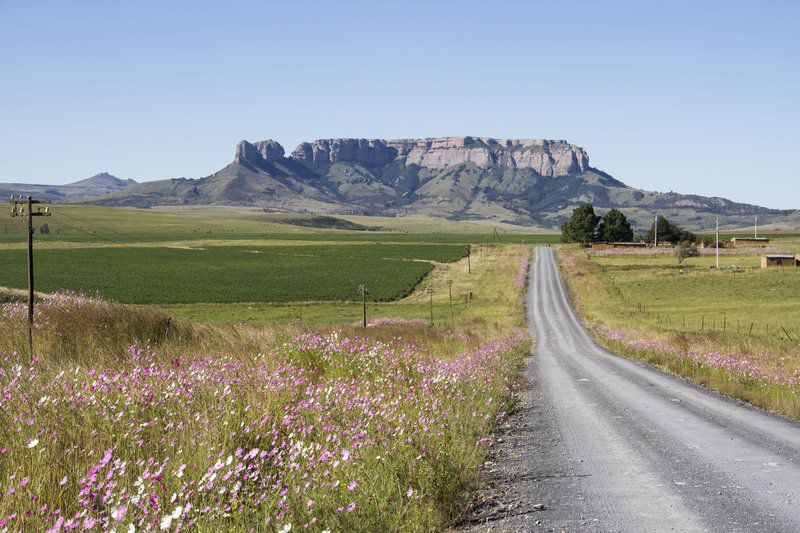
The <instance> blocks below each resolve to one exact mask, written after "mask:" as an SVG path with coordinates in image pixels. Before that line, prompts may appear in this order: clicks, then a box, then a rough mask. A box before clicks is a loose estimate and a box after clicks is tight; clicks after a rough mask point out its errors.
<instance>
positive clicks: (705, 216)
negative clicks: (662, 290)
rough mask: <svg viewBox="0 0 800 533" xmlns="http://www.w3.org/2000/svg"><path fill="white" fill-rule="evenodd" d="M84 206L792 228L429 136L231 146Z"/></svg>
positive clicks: (574, 156)
mask: <svg viewBox="0 0 800 533" xmlns="http://www.w3.org/2000/svg"><path fill="white" fill-rule="evenodd" d="M91 202H92V203H97V204H103V205H116V206H139V207H146V206H153V205H207V204H212V205H246V206H260V207H263V208H265V209H267V210H269V211H274V212H299V213H316V214H365V215H411V214H422V215H430V216H436V217H442V218H447V219H474V220H479V219H484V220H496V221H503V222H508V223H513V224H522V225H536V226H540V227H554V228H555V227H558V226H560V224H562V223H563V222H564V221H565V220H566V219H567V218H568V217H569V215H570V213H571V210H572V209H573V208H574V207H575V206H576V205H578V204H579V203H581V202H592V203H594V205H595V206H596V207H598V208H599V209H600V210H601V211H602V210H605V209H609V208H611V207H619V208H623V209H624V210H625V212H626V213H627V214H628V215H629V217H631V218H632V220H633V221H634V223H635V225H636V226H637V227H638V228H639V229H643V228H645V227H647V226H648V225H649V223H650V220H651V219H652V216H653V211H654V210H658V211H659V213H660V214H663V215H664V216H666V217H668V218H670V219H671V220H674V221H676V222H677V223H679V224H683V225H684V226H686V227H688V228H691V229H708V228H710V227H712V226H713V220H714V218H715V217H717V216H719V217H720V220H721V223H722V224H723V226H728V227H732V226H737V227H740V226H746V225H749V224H752V217H753V216H754V215H758V216H759V217H760V218H759V222H760V223H762V224H765V225H766V224H791V223H796V221H797V220H798V218H797V213H796V212H794V211H790V210H777V209H768V208H764V207H759V206H755V205H749V204H742V203H736V202H732V201H730V200H726V199H724V198H706V197H703V196H696V195H683V194H678V193H673V192H669V193H658V192H651V191H645V190H640V189H636V188H634V187H630V186H627V185H625V184H624V183H622V182H620V181H618V180H616V179H614V178H613V177H612V176H610V175H608V174H606V173H605V172H603V171H601V170H598V169H596V168H593V167H591V166H590V164H589V157H588V155H587V153H586V152H585V151H584V150H583V148H580V147H578V146H575V145H572V144H569V143H568V142H566V141H550V140H530V139H517V140H512V139H491V138H484V137H440V138H431V139H400V140H389V141H387V140H382V139H320V140H317V141H314V142H311V143H302V144H300V145H299V146H298V147H297V148H296V149H295V150H294V151H293V152H292V153H291V154H290V155H288V156H287V155H286V153H285V151H284V149H283V147H282V146H281V145H280V144H279V143H277V142H276V141H272V140H267V141H260V142H255V143H251V142H247V141H242V142H240V143H239V144H238V145H237V147H236V151H235V155H234V159H233V161H232V162H231V163H230V164H229V165H228V166H226V167H225V168H223V169H221V170H219V171H218V172H216V173H214V174H211V175H210V176H207V177H205V178H200V179H186V178H180V179H170V180H161V181H152V182H147V183H140V184H136V185H131V186H129V187H126V188H125V189H124V190H122V191H118V192H115V193H112V194H109V195H106V196H104V197H102V198H96V199H93V200H91Z"/></svg>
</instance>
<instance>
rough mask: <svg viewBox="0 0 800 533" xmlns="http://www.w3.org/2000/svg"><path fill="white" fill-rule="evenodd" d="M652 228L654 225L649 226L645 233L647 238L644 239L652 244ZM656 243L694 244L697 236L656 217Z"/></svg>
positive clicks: (653, 234) (653, 231)
mask: <svg viewBox="0 0 800 533" xmlns="http://www.w3.org/2000/svg"><path fill="white" fill-rule="evenodd" d="M654 228H655V224H651V225H650V229H649V230H648V231H647V237H646V238H645V240H646V241H647V242H653V239H654V238H655V230H654ZM658 242H668V243H670V244H677V243H679V242H691V243H696V242H697V235H695V234H694V233H692V232H691V231H688V230H685V229H683V228H682V227H680V226H677V225H675V224H672V223H671V222H670V221H669V220H667V219H666V218H664V217H662V216H660V217H658Z"/></svg>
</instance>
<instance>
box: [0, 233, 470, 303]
mask: <svg viewBox="0 0 800 533" xmlns="http://www.w3.org/2000/svg"><path fill="white" fill-rule="evenodd" d="M466 253H467V247H466V246H463V245H441V244H346V243H342V244H332V245H309V246H291V247H287V246H252V247H242V246H224V247H208V248H190V247H184V248H175V247H172V248H167V247H147V248H144V247H104V248H70V249H47V248H44V249H40V250H37V252H36V269H37V275H36V279H37V289H38V290H41V291H44V292H52V291H54V290H60V289H71V290H78V291H83V292H88V293H94V292H95V291H99V292H100V294H102V295H103V296H105V297H107V298H110V299H113V300H116V301H119V302H126V303H153V304H168V303H172V304H175V303H195V302H208V303H225V302H227V303H232V302H293V301H317V300H326V301H335V300H351V299H353V298H354V297H355V291H356V289H357V288H358V286H359V284H361V283H364V284H366V285H367V286H368V287H370V295H369V299H370V300H375V301H386V300H394V299H397V298H401V297H403V296H405V295H407V294H409V293H410V292H411V291H412V290H413V289H414V287H415V286H416V285H417V284H418V283H419V281H420V280H421V279H422V278H423V277H424V276H425V274H427V273H428V272H429V271H430V270H431V268H433V263H432V261H436V262H445V263H446V262H452V261H456V260H458V259H460V258H461V257H463V256H464V255H465V254H466ZM0 261H2V263H3V265H4V268H3V269H2V271H0V285H2V286H6V287H13V288H22V287H25V286H26V282H27V281H26V270H25V268H26V262H25V251H24V250H22V249H6V250H0Z"/></svg>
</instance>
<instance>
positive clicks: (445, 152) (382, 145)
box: [235, 137, 589, 177]
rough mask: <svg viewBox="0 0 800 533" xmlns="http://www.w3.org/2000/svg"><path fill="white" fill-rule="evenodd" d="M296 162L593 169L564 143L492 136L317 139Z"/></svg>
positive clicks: (563, 171)
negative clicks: (470, 164) (493, 137)
mask: <svg viewBox="0 0 800 533" xmlns="http://www.w3.org/2000/svg"><path fill="white" fill-rule="evenodd" d="M283 157H284V150H283V147H282V146H281V145H280V144H278V143H277V142H275V141H271V140H270V141H261V142H257V143H249V142H247V141H242V142H240V143H239V144H238V146H237V147H236V157H235V160H237V161H249V162H256V161H258V160H265V161H277V160H280V159H281V158H283ZM290 157H291V158H292V159H295V160H298V161H303V162H305V163H309V164H313V165H329V164H332V163H337V162H347V163H355V164H358V165H363V166H366V167H378V166H381V165H386V164H388V163H390V162H392V161H394V160H399V161H401V162H402V163H403V164H404V165H405V166H411V165H416V166H418V167H423V168H428V169H431V170H443V169H446V168H448V167H452V166H456V165H460V164H462V163H473V164H474V165H475V166H477V167H478V168H481V169H487V168H489V167H492V166H495V165H501V166H508V167H511V168H512V169H531V170H533V171H534V172H536V173H537V174H539V175H541V176H545V177H558V176H568V175H570V174H575V173H578V172H583V171H585V170H587V169H588V168H589V156H588V155H587V154H586V152H585V151H584V150H583V148H580V147H578V146H575V145H573V144H570V143H568V142H566V141H550V140H534V139H492V138H489V137H435V138H428V139H395V140H389V141H385V140H383V139H318V140H316V141H313V142H310V143H307V142H306V143H301V144H300V145H299V146H298V147H297V148H295V150H294V151H293V152H292V154H291V156H290Z"/></svg>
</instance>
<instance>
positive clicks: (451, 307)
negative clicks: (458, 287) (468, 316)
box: [447, 279, 453, 318]
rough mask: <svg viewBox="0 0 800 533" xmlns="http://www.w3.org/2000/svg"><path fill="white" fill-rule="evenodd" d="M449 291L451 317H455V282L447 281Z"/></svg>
mask: <svg viewBox="0 0 800 533" xmlns="http://www.w3.org/2000/svg"><path fill="white" fill-rule="evenodd" d="M447 289H448V291H449V292H450V317H451V318H452V316H453V280H452V279H448V280H447Z"/></svg>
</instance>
